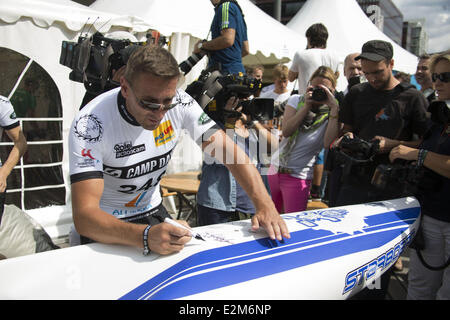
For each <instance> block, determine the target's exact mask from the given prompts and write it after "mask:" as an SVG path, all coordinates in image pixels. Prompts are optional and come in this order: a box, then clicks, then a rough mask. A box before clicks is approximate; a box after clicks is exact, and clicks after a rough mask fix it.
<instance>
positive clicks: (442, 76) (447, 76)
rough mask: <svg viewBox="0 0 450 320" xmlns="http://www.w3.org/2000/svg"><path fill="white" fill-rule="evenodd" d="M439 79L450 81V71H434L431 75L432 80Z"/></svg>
mask: <svg viewBox="0 0 450 320" xmlns="http://www.w3.org/2000/svg"><path fill="white" fill-rule="evenodd" d="M437 79H439V80H441V81H442V82H449V81H450V72H443V73H433V74H432V75H431V80H433V82H436V81H437Z"/></svg>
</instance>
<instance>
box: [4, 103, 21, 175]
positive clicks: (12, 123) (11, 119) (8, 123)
mask: <svg viewBox="0 0 450 320" xmlns="http://www.w3.org/2000/svg"><path fill="white" fill-rule="evenodd" d="M19 125H20V123H19V121H18V120H17V118H16V113H15V112H14V108H13V105H12V104H11V102H10V101H9V100H8V98H6V97H4V96H0V137H1V136H2V134H3V130H10V129H13V128H15V127H18V126H19ZM1 166H2V161H1V159H0V167H1Z"/></svg>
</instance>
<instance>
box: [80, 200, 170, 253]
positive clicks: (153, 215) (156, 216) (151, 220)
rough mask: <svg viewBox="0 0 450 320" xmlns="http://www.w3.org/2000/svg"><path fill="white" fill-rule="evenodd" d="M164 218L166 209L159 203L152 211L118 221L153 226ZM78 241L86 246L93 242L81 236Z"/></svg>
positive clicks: (168, 216) (166, 215) (167, 215)
mask: <svg viewBox="0 0 450 320" xmlns="http://www.w3.org/2000/svg"><path fill="white" fill-rule="evenodd" d="M165 218H170V215H169V213H168V212H167V210H166V208H164V206H163V205H162V203H161V204H160V205H159V206H157V207H156V208H153V209H152V210H149V211H147V212H144V213H141V214H138V215H135V216H133V217H129V218H124V219H120V220H122V221H126V222H131V223H136V224H149V225H152V226H154V225H157V224H159V223H161V222H164V219H165ZM80 241H81V244H88V243H93V242H95V241H94V240H92V239H89V238H87V237H84V236H82V235H80Z"/></svg>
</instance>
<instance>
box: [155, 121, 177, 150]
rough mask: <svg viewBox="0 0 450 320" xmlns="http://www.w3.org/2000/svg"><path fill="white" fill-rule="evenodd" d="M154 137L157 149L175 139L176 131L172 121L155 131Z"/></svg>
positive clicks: (161, 125) (164, 123) (162, 124)
mask: <svg viewBox="0 0 450 320" xmlns="http://www.w3.org/2000/svg"><path fill="white" fill-rule="evenodd" d="M153 137H154V138H155V145H156V146H157V147H159V146H162V145H163V144H165V143H167V142H169V141H171V140H172V139H173V138H175V131H174V130H173V126H172V123H171V122H170V120H167V121H165V122H163V123H161V124H160V125H159V127H158V128H156V130H153Z"/></svg>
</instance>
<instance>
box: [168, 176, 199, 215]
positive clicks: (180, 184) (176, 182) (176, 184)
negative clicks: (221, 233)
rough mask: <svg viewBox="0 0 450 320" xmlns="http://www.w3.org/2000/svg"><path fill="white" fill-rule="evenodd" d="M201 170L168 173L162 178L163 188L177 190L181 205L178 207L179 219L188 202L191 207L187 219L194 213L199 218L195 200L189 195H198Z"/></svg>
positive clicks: (171, 190)
mask: <svg viewBox="0 0 450 320" xmlns="http://www.w3.org/2000/svg"><path fill="white" fill-rule="evenodd" d="M199 174H200V171H188V172H180V173H174V174H166V175H165V176H163V177H162V178H161V181H160V185H161V188H165V189H167V191H168V192H176V194H177V197H178V200H179V202H180V207H179V209H178V214H177V219H180V217H181V212H182V210H183V204H186V205H187V206H188V208H190V209H191V211H190V212H189V214H188V216H187V217H186V220H188V219H189V217H190V216H191V215H192V214H194V215H195V219H197V208H196V204H195V201H192V200H190V199H189V198H188V197H187V196H189V195H196V194H197V191H198V187H199V186H200V180H198V175H199Z"/></svg>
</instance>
